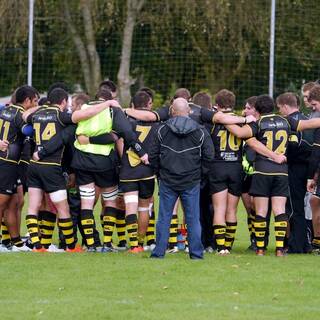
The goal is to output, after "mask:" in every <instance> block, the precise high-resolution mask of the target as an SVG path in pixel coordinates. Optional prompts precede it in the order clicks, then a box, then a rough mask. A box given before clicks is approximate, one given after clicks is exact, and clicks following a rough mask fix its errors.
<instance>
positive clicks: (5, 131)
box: [0, 119, 10, 140]
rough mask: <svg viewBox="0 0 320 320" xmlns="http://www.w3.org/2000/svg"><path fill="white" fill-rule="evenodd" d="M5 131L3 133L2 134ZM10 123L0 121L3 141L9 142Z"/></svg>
mask: <svg viewBox="0 0 320 320" xmlns="http://www.w3.org/2000/svg"><path fill="white" fill-rule="evenodd" d="M2 129H3V132H2ZM9 129H10V122H8V121H4V120H3V119H0V131H1V132H2V140H8V135H9Z"/></svg>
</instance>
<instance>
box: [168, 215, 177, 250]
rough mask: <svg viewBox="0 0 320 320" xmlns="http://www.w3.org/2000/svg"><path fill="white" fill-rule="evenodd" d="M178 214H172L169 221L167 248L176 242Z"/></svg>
mask: <svg viewBox="0 0 320 320" xmlns="http://www.w3.org/2000/svg"><path fill="white" fill-rule="evenodd" d="M177 237H178V215H176V214H174V215H173V216H172V218H171V223H170V236H169V248H170V249H171V248H173V247H176V246H177V244H178V239H177Z"/></svg>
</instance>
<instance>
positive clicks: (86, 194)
mask: <svg viewBox="0 0 320 320" xmlns="http://www.w3.org/2000/svg"><path fill="white" fill-rule="evenodd" d="M79 191H80V197H81V199H83V200H94V197H95V194H96V193H95V189H94V188H86V187H79Z"/></svg>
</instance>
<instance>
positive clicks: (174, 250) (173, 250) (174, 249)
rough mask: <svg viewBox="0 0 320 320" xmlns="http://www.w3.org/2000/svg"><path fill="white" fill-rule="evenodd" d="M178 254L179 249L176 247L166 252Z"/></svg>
mask: <svg viewBox="0 0 320 320" xmlns="http://www.w3.org/2000/svg"><path fill="white" fill-rule="evenodd" d="M177 252H179V249H178V247H177V246H174V247H173V248H172V249H168V250H167V251H166V253H177Z"/></svg>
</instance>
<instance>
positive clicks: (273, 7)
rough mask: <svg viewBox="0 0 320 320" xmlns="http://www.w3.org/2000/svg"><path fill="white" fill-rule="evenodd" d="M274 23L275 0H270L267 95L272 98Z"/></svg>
mask: <svg viewBox="0 0 320 320" xmlns="http://www.w3.org/2000/svg"><path fill="white" fill-rule="evenodd" d="M275 25H276V0H271V17H270V56H269V96H270V97H271V98H273V83H274V39H275Z"/></svg>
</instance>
